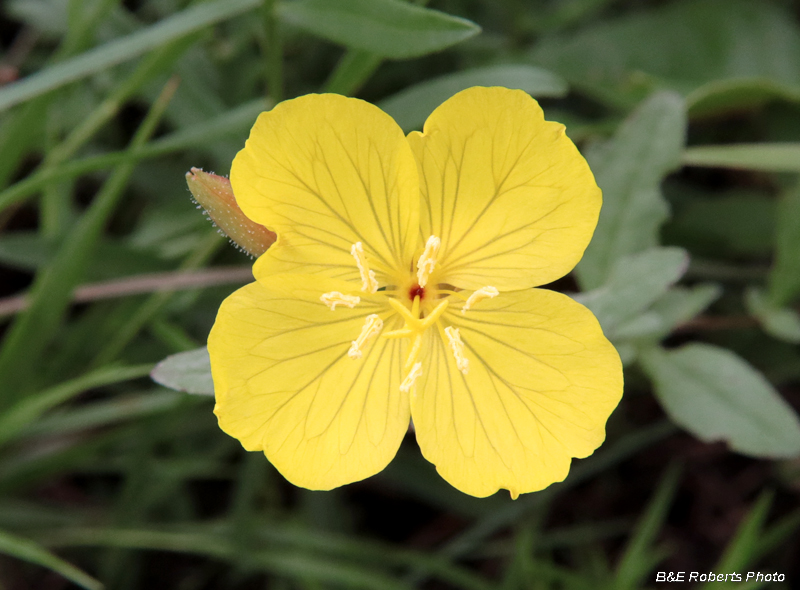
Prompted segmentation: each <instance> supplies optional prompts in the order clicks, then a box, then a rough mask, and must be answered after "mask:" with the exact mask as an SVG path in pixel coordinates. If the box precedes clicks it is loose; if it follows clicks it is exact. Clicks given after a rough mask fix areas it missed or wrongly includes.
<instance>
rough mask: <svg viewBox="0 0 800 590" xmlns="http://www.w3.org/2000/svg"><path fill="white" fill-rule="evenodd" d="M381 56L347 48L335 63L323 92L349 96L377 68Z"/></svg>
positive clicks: (357, 89) (381, 59)
mask: <svg viewBox="0 0 800 590" xmlns="http://www.w3.org/2000/svg"><path fill="white" fill-rule="evenodd" d="M382 61H383V58H382V57H381V56H379V55H375V54H374V53H370V52H369V51H361V50H359V49H348V50H347V51H346V52H345V54H344V55H343V56H342V57H341V59H340V60H339V63H338V64H336V69H335V70H333V73H332V74H331V76H330V78H328V81H327V82H325V92H332V93H334V94H343V95H345V96H351V95H353V94H355V93H356V92H358V91H359V89H360V88H361V86H363V85H364V82H366V81H367V79H368V78H369V77H370V76H371V75H372V74H373V73H374V72H375V70H377V69H378V66H380V65H381V62H382Z"/></svg>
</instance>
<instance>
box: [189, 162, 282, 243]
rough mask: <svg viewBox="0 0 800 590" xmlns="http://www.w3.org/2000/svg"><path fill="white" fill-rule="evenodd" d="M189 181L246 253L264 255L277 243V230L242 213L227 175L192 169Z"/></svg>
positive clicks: (197, 196) (215, 219)
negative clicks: (272, 229) (271, 229)
mask: <svg viewBox="0 0 800 590" xmlns="http://www.w3.org/2000/svg"><path fill="white" fill-rule="evenodd" d="M186 184H187V185H188V186H189V190H190V191H191V193H192V196H193V197H194V198H195V200H196V201H197V202H198V203H199V204H200V206H201V207H203V209H204V210H205V211H206V213H207V214H208V216H209V217H210V218H211V220H212V221H213V222H214V223H215V224H216V225H217V226H218V227H219V229H220V230H222V232H223V233H224V234H225V235H227V236H228V237H229V238H230V239H231V240H232V241H233V242H234V244H236V245H237V246H238V247H240V248H241V249H242V250H244V251H245V252H246V253H248V254H250V255H252V256H256V257H258V256H261V255H262V254H263V253H264V252H266V251H267V248H269V247H270V246H271V245H272V244H273V243H274V242H275V239H276V236H275V233H274V232H271V231H270V230H268V229H267V228H266V227H264V226H263V225H260V224H258V223H255V222H254V221H252V220H250V219H249V218H248V217H247V216H246V215H245V214H244V213H243V212H242V210H241V209H240V208H239V205H238V203H237V202H236V197H235V196H234V194H233V189H232V188H231V182H230V180H228V179H227V178H225V177H224V176H219V175H217V174H213V173H208V172H204V171H203V170H202V169H200V168H192V169H191V170H190V171H189V172H187V173H186Z"/></svg>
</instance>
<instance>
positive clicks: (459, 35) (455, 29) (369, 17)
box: [277, 0, 481, 58]
mask: <svg viewBox="0 0 800 590" xmlns="http://www.w3.org/2000/svg"><path fill="white" fill-rule="evenodd" d="M277 10H278V16H279V17H280V18H281V19H282V20H284V21H286V22H288V23H291V24H293V25H295V26H297V27H300V28H301V29H304V30H306V31H308V32H309V33H313V34H314V35H318V36H320V37H322V38H324V39H328V40H329V41H333V42H334V43H339V44H341V45H345V46H347V47H352V48H354V49H362V50H364V51H369V52H371V53H374V54H376V55H380V56H383V57H392V58H409V57H418V56H421V55H426V54H428V53H433V52H434V51H439V50H441V49H444V48H445V47H450V46H451V45H455V44H456V43H460V42H461V41H464V40H465V39H469V38H470V37H472V36H474V35H477V34H478V33H480V31H481V28H480V27H479V26H478V25H476V24H475V23H473V22H471V21H468V20H466V19H463V18H458V17H455V16H450V15H449V14H445V13H443V12H439V11H438V10H430V9H427V8H421V7H419V6H414V5H412V4H408V3H406V2H401V1H400V0H292V1H286V2H283V3H281V4H279V5H278V7H277Z"/></svg>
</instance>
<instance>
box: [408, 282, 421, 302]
mask: <svg viewBox="0 0 800 590" xmlns="http://www.w3.org/2000/svg"><path fill="white" fill-rule="evenodd" d="M415 297H419V298H420V300H422V299H425V287H420V285H419V283H417V284H416V285H413V286H412V287H411V288H410V289H409V290H408V298H409V299H410V300H411V301H414V298H415Z"/></svg>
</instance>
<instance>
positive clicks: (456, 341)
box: [444, 326, 469, 375]
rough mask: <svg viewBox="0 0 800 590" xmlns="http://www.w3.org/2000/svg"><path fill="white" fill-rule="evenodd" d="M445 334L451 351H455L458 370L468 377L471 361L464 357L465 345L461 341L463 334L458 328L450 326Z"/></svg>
mask: <svg viewBox="0 0 800 590" xmlns="http://www.w3.org/2000/svg"><path fill="white" fill-rule="evenodd" d="M444 333H445V334H447V340H448V341H449V343H450V350H452V351H453V356H454V357H455V359H456V366H457V367H458V370H459V371H461V372H462V373H464V375H466V374H467V373H469V359H468V358H467V357H466V356H464V343H463V342H462V341H461V334H459V332H458V328H454V327H452V326H448V327H446V328H445V329H444Z"/></svg>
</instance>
